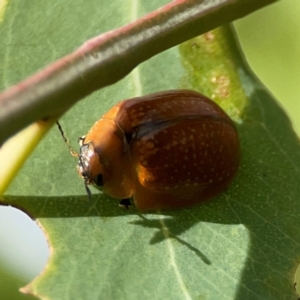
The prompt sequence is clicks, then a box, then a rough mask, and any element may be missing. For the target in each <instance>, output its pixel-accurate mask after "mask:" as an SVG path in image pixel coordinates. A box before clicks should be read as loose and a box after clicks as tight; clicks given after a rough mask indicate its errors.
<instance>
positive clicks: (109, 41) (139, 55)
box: [0, 0, 276, 145]
mask: <svg viewBox="0 0 300 300" xmlns="http://www.w3.org/2000/svg"><path fill="white" fill-rule="evenodd" d="M272 2H276V0H203V1H200V0H176V1H173V2H171V3H170V4H168V5H166V6H164V7H163V8H161V9H159V10H157V11H155V12H152V13H150V14H148V15H146V16H145V17H143V18H141V19H139V20H137V21H136V22H133V23H131V24H128V25H126V26H124V27H122V28H119V29H117V30H114V31H110V32H107V33H105V34H102V35H100V36H97V37H95V38H93V39H91V40H89V41H87V42H86V43H84V44H83V45H82V46H81V47H80V48H78V49H77V50H76V51H75V52H73V53H71V54H69V55H67V56H65V57H63V58H61V59H59V60H58V61H56V62H54V63H53V64H51V65H49V66H48V67H46V68H45V69H44V70H42V71H40V72H38V73H36V74H35V75H33V76H31V77H29V78H27V79H25V80H24V81H22V82H20V83H18V84H16V85H15V86H13V87H11V88H9V89H7V90H6V91H4V92H3V93H2V94H0V145H1V144H2V143H3V142H4V141H5V140H6V139H7V138H9V137H10V136H11V135H13V134H15V133H16V132H18V131H19V130H21V129H22V128H24V127H25V126H27V125H28V124H30V123H32V122H34V121H36V120H39V119H43V118H46V117H54V116H56V115H61V114H62V113H63V112H65V111H66V110H67V109H69V108H70V107H71V106H72V105H73V104H74V103H76V101H78V100H79V99H82V98H83V97H85V96H87V95H89V94H90V93H92V92H93V91H95V90H97V89H100V88H102V87H105V86H107V85H110V84H113V83H115V82H116V81H118V80H120V79H121V78H123V77H124V76H126V75H127V74H128V73H129V72H130V71H131V70H132V69H133V68H135V67H136V66H137V65H138V64H140V63H141V62H143V61H145V60H147V59H149V58H150V57H152V56H154V55H156V54H158V53H160V52H162V51H164V50H166V49H168V48H171V47H173V46H175V45H177V44H180V43H182V42H184V41H186V40H188V39H191V38H193V37H195V36H197V35H199V34H202V33H204V32H206V31H208V30H211V29H213V28H215V27H218V26H220V25H222V24H225V23H228V22H230V21H233V20H235V19H237V18H240V17H242V16H244V15H246V14H248V13H250V12H252V11H254V10H256V9H258V8H260V7H262V6H265V5H267V4H270V3H272Z"/></svg>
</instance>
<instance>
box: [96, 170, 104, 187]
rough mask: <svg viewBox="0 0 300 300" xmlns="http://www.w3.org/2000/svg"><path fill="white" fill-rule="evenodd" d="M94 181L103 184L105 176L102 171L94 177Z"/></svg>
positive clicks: (99, 184)
mask: <svg viewBox="0 0 300 300" xmlns="http://www.w3.org/2000/svg"><path fill="white" fill-rule="evenodd" d="M94 182H95V184H96V185H98V186H103V176H102V174H101V173H100V174H98V175H97V176H96V177H95V178H94Z"/></svg>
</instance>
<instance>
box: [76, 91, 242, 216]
mask: <svg viewBox="0 0 300 300" xmlns="http://www.w3.org/2000/svg"><path fill="white" fill-rule="evenodd" d="M78 156H79V161H78V166H77V168H78V172H79V174H80V175H81V176H82V177H83V179H84V182H85V186H86V188H87V185H89V184H92V185H94V186H96V187H101V188H102V190H103V192H104V193H106V194H108V195H110V196H112V197H114V198H118V199H122V200H121V202H120V203H121V204H123V205H125V206H126V207H127V206H128V205H129V201H128V200H127V199H133V201H134V204H135V206H136V208H137V209H138V210H140V211H151V210H163V209H180V208H185V207H189V206H192V205H195V204H199V203H202V202H203V201H206V200H208V199H210V198H212V197H214V196H216V195H218V194H219V193H221V192H222V191H224V190H225V189H226V188H227V186H228V185H229V184H230V182H231V181H232V179H233V178H234V176H235V174H236V172H237V170H238V166H239V162H240V144H239V136H238V132H237V129H236V126H235V124H234V123H233V121H232V120H231V119H230V117H229V116H228V115H227V114H226V113H225V112H224V111H223V110H222V109H221V108H220V107H219V106H218V105H217V104H216V103H215V102H213V101H212V100H210V99H209V98H207V97H206V96H204V95H202V94H199V93H197V92H194V91H191V90H170V91H163V92H158V93H155V94H150V95H146V96H143V97H137V98H133V99H129V100H124V101H121V102H119V103H117V104H116V105H114V106H113V107H112V108H111V109H110V110H109V111H108V112H107V113H105V114H104V115H103V116H102V117H101V119H99V120H98V121H97V122H96V123H95V124H94V125H93V127H92V128H91V129H90V130H89V132H88V134H87V135H86V136H83V137H82V138H80V152H79V155H78ZM87 190H88V188H87Z"/></svg>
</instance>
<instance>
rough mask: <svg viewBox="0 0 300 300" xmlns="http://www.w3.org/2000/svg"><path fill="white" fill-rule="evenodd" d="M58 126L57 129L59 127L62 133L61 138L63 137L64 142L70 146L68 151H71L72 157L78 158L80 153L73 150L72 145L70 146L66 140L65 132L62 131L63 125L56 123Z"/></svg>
mask: <svg viewBox="0 0 300 300" xmlns="http://www.w3.org/2000/svg"><path fill="white" fill-rule="evenodd" d="M56 125H57V127H58V130H59V131H60V134H61V136H62V138H63V140H64V142H65V143H66V145H67V146H68V149H69V152H70V153H71V155H72V156H74V157H78V153H77V152H75V151H74V150H73V149H72V147H71V145H70V143H69V141H68V139H67V138H66V136H65V133H64V131H63V129H62V127H61V125H60V123H59V122H58V121H56Z"/></svg>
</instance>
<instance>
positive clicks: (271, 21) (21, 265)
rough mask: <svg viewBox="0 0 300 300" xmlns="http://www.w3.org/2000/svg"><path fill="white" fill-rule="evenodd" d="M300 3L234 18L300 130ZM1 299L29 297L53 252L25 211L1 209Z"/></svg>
mask: <svg viewBox="0 0 300 300" xmlns="http://www.w3.org/2000/svg"><path fill="white" fill-rule="evenodd" d="M299 15H300V1H295V0H281V1H280V2H279V3H277V4H274V5H271V6H269V7H266V8H264V9H262V10H260V11H258V12H256V13H254V14H252V15H250V16H248V17H245V18H244V19H241V20H239V21H237V22H235V26H236V29H237V33H238V36H239V39H240V43H241V46H242V48H243V50H244V54H245V56H246V58H247V60H248V63H249V64H250V66H251V67H252V69H253V71H254V72H255V73H256V74H257V76H258V77H259V78H260V79H261V81H262V82H263V83H264V84H265V85H266V87H267V88H268V89H269V90H270V91H271V93H273V94H274V95H275V97H276V98H277V99H278V101H280V103H281V104H282V106H283V107H284V109H285V111H286V112H287V113H288V115H289V116H290V118H291V121H292V123H293V125H294V128H295V130H296V131H297V132H298V134H299V133H300V118H299V116H300V101H299V100H300V20H299V17H298V16H299ZM0 228H1V229H2V230H0V245H1V247H0V299H3V300H6V299H13V300H14V299H25V298H27V299H30V298H31V297H29V296H24V295H21V294H20V293H19V292H18V288H19V287H21V286H22V285H24V284H25V283H26V282H29V281H30V280H31V279H32V278H34V277H35V276H36V275H38V274H39V273H40V272H41V270H42V269H43V266H44V265H45V263H46V261H47V258H48V255H49V251H48V248H47V243H46V241H45V238H44V236H43V234H42V232H41V230H40V229H39V228H38V226H37V225H36V224H35V222H33V221H32V220H31V219H30V218H29V217H28V216H27V215H25V214H23V213H22V212H20V211H17V210H16V209H13V208H9V207H0Z"/></svg>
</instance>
